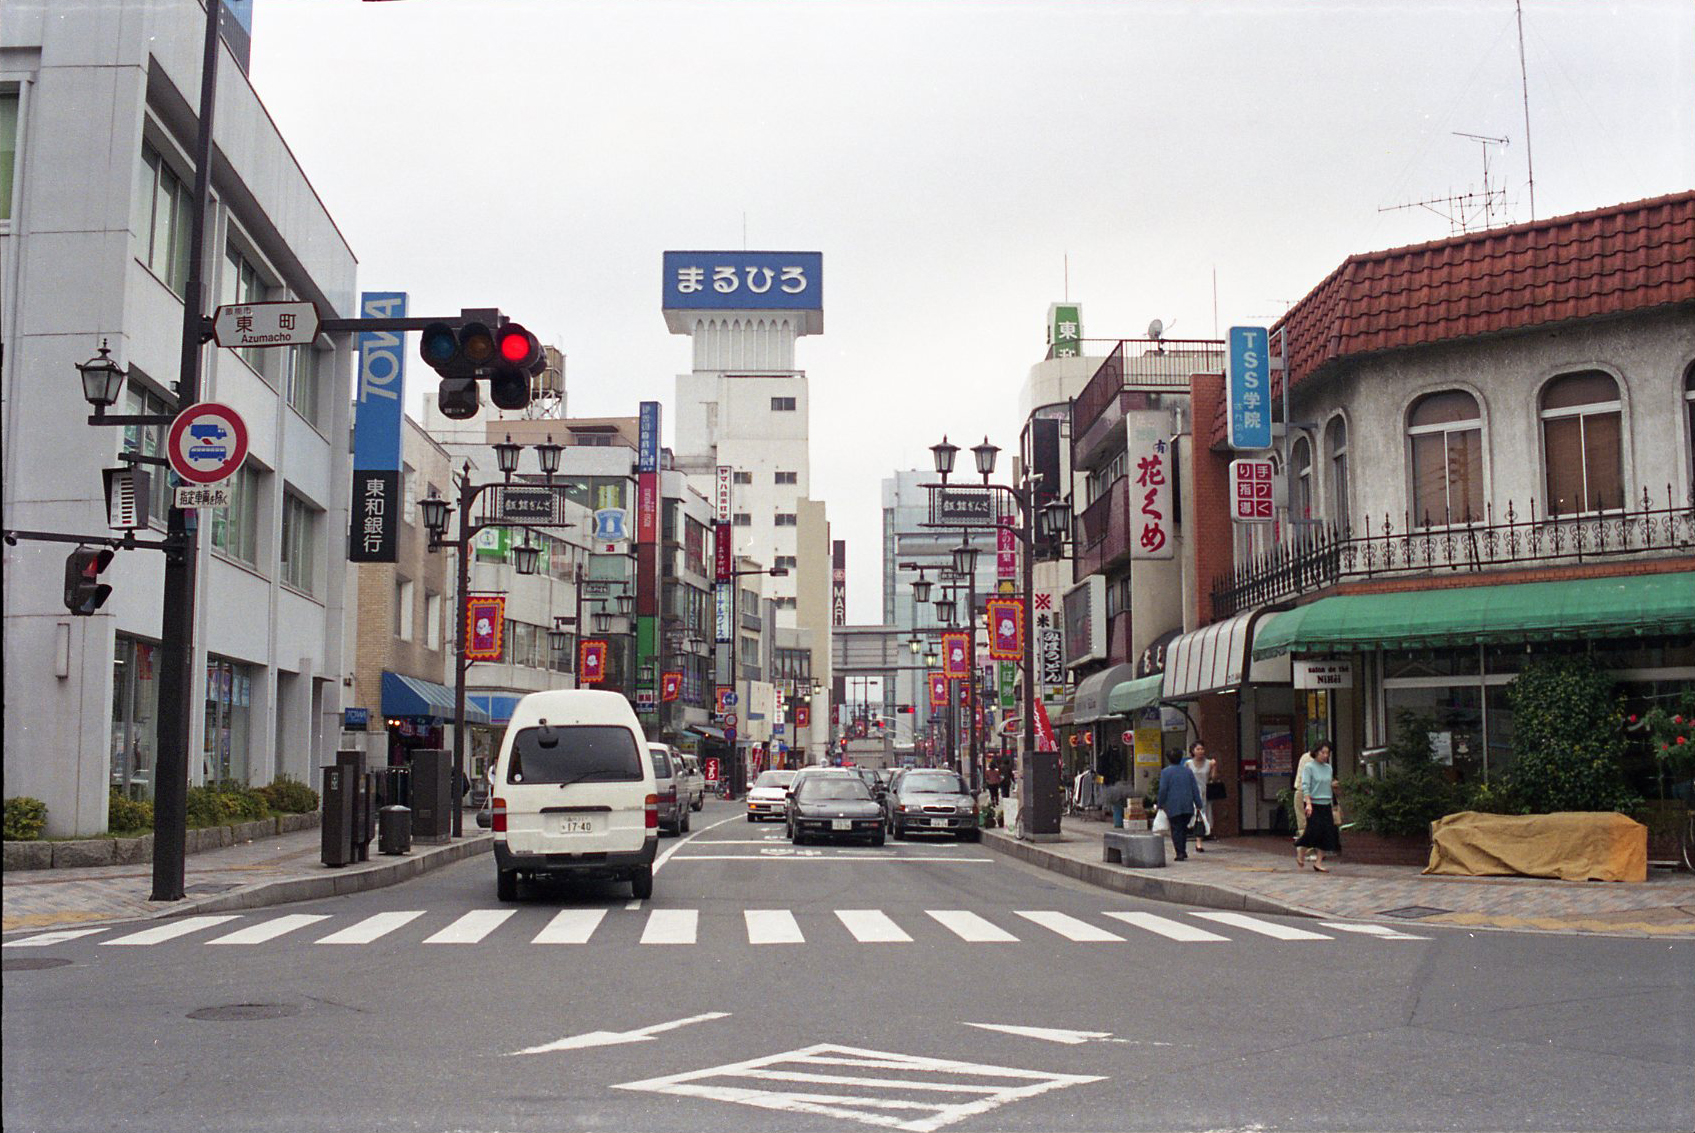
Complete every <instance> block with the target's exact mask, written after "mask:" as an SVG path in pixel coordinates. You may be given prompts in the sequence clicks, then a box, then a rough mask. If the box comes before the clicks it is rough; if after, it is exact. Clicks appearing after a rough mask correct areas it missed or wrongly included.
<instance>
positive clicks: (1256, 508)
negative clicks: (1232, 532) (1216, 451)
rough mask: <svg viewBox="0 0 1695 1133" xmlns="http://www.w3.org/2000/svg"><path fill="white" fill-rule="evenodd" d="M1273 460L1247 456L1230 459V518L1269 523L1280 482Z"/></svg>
mask: <svg viewBox="0 0 1695 1133" xmlns="http://www.w3.org/2000/svg"><path fill="white" fill-rule="evenodd" d="M1272 471H1273V466H1272V463H1271V461H1269V460H1256V459H1249V458H1243V459H1240V460H1232V461H1231V462H1230V518H1231V519H1233V520H1235V521H1236V522H1238V523H1269V522H1271V520H1272V519H1274V518H1275V515H1274V514H1273V511H1274V509H1273V502H1274V501H1273V496H1274V494H1275V489H1274V487H1273V485H1274V484H1275V483H1276V480H1275V479H1274V477H1273V475H1272Z"/></svg>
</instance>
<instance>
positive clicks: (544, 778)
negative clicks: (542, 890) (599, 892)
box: [489, 689, 659, 901]
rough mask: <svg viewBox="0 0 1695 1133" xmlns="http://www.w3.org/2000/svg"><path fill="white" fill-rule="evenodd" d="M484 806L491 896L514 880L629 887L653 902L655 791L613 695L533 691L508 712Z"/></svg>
mask: <svg viewBox="0 0 1695 1133" xmlns="http://www.w3.org/2000/svg"><path fill="white" fill-rule="evenodd" d="M491 789H492V791H493V798H492V799H491V801H490V804H489V817H490V823H489V826H490V829H491V830H492V831H493V832H494V868H495V895H496V896H497V897H498V898H499V899H500V900H502V901H514V900H517V897H518V880H519V878H520V877H530V878H537V877H543V876H556V875H575V876H579V877H601V878H612V879H615V880H620V881H628V882H629V883H630V888H631V890H632V891H633V893H634V895H635V896H636V897H638V898H642V899H646V898H648V897H651V896H653V858H654V852H655V850H656V849H657V848H658V845H659V793H658V785H657V783H656V781H655V778H654V773H653V763H652V760H651V759H650V758H649V757H648V751H647V740H646V738H645V737H644V736H643V735H642V727H641V722H640V721H639V720H637V719H636V714H635V711H634V710H633V709H632V708H631V707H630V702H629V701H627V700H625V699H624V698H623V697H622V696H620V695H618V694H617V693H615V692H598V691H594V690H589V689H568V690H561V691H557V692H532V693H530V694H529V695H528V696H526V697H524V698H523V699H522V700H520V701H519V702H518V704H517V706H516V707H514V708H513V710H512V721H511V723H510V724H509V725H508V726H507V729H506V738H505V739H504V740H503V741H502V742H501V745H500V756H499V758H498V759H497V760H496V762H495V768H494V781H493V783H492V785H491Z"/></svg>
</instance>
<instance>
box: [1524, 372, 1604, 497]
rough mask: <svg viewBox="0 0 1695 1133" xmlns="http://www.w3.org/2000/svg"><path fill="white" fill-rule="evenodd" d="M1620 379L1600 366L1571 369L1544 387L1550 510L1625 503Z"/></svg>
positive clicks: (1544, 453)
mask: <svg viewBox="0 0 1695 1133" xmlns="http://www.w3.org/2000/svg"><path fill="white" fill-rule="evenodd" d="M1619 409H1620V403H1619V392H1618V382H1616V381H1614V380H1613V377H1612V375H1611V374H1604V373H1602V372H1601V371H1600V370H1585V371H1584V372H1582V373H1579V374H1565V375H1562V376H1561V377H1558V378H1555V379H1554V380H1553V381H1551V382H1549V383H1548V385H1547V387H1546V388H1544V389H1543V390H1542V462H1543V468H1544V469H1545V470H1546V473H1547V476H1546V482H1547V485H1548V501H1547V504H1548V514H1549V515H1571V514H1573V513H1577V512H1586V511H1605V510H1607V509H1608V508H1618V507H1623V506H1624V472H1623V460H1622V458H1621V453H1620V450H1619V421H1620V412H1619Z"/></svg>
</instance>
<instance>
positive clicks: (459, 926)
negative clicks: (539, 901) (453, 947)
mask: <svg viewBox="0 0 1695 1133" xmlns="http://www.w3.org/2000/svg"><path fill="white" fill-rule="evenodd" d="M515 912H517V910H516V909H473V910H471V911H470V912H468V913H466V914H465V915H464V916H462V917H460V918H459V919H458V920H456V921H454V922H453V923H452V924H450V925H448V926H447V927H446V928H444V929H442V930H441V931H440V932H438V933H435V934H434V935H432V936H426V937H425V938H424V943H425V944H476V943H478V942H479V941H481V940H482V938H483V937H485V936H487V935H488V934H489V933H491V932H493V931H494V930H495V929H497V928H499V927H500V926H501V925H503V924H505V923H506V919H507V918H508V917H510V916H511V915H512V914H513V913H515Z"/></svg>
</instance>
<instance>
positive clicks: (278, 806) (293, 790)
mask: <svg viewBox="0 0 1695 1133" xmlns="http://www.w3.org/2000/svg"><path fill="white" fill-rule="evenodd" d="M259 793H260V794H261V795H263V796H265V801H266V802H267V803H268V804H269V805H270V808H271V809H272V810H274V811H276V812H277V813H279V814H311V813H312V812H314V811H316V810H317V809H318V792H317V791H314V790H313V789H312V788H311V787H308V786H307V785H306V784H305V783H302V782H301V781H300V780H298V779H291V778H289V777H288V776H287V775H279V776H277V778H276V781H275V782H273V783H271V784H270V785H269V786H265V787H260V788H259Z"/></svg>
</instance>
